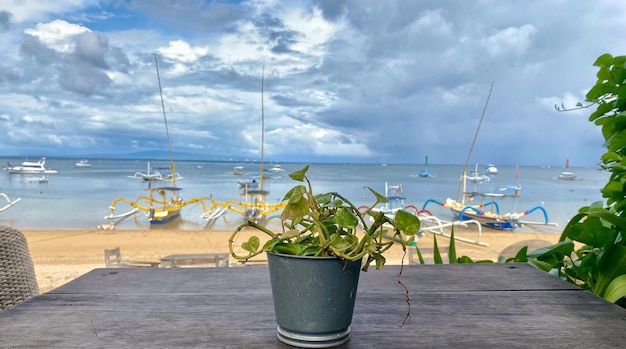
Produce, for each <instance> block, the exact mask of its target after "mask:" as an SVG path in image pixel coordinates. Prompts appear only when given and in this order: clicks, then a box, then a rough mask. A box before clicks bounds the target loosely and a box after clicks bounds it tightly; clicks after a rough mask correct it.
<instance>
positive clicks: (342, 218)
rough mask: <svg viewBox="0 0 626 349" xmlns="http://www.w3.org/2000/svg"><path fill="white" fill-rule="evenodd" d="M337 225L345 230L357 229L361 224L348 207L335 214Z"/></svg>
mask: <svg viewBox="0 0 626 349" xmlns="http://www.w3.org/2000/svg"><path fill="white" fill-rule="evenodd" d="M335 223H337V224H339V226H341V227H344V228H355V227H356V226H357V225H358V224H359V220H358V219H357V218H356V216H355V215H354V214H352V212H351V211H350V210H348V209H347V208H346V207H342V208H340V209H339V211H337V213H336V214H335Z"/></svg>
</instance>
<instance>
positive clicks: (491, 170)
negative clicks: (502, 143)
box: [485, 164, 498, 175]
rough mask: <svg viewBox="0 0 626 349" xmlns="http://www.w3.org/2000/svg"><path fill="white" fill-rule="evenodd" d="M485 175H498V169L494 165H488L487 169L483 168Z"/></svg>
mask: <svg viewBox="0 0 626 349" xmlns="http://www.w3.org/2000/svg"><path fill="white" fill-rule="evenodd" d="M485 174H487V175H495V174H498V168H497V167H496V165H494V164H488V165H487V167H485Z"/></svg>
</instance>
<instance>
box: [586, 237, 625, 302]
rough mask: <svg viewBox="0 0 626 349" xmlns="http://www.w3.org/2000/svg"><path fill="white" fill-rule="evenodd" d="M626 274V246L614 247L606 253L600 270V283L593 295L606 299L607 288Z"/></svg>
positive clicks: (597, 283) (594, 289)
mask: <svg viewBox="0 0 626 349" xmlns="http://www.w3.org/2000/svg"><path fill="white" fill-rule="evenodd" d="M623 274H626V246H621V245H614V246H611V247H609V248H607V249H606V250H605V251H604V255H603V259H602V262H601V264H600V268H599V270H598V281H597V282H596V284H595V285H594V288H593V293H595V294H597V295H599V296H601V297H604V292H605V290H606V288H607V286H608V285H609V284H610V283H611V282H612V281H613V279H615V278H617V277H618V276H620V275H623Z"/></svg>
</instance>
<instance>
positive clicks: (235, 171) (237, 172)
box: [232, 166, 246, 176]
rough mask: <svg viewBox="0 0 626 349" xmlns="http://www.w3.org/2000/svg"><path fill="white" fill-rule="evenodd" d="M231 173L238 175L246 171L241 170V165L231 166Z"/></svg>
mask: <svg viewBox="0 0 626 349" xmlns="http://www.w3.org/2000/svg"><path fill="white" fill-rule="evenodd" d="M232 174H234V175H238V176H239V175H243V174H246V172H245V171H244V170H243V166H235V167H233V172H232Z"/></svg>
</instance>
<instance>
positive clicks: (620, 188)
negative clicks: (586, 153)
mask: <svg viewBox="0 0 626 349" xmlns="http://www.w3.org/2000/svg"><path fill="white" fill-rule="evenodd" d="M625 64H626V56H618V57H613V56H612V55H610V54H608V53H607V54H604V55H602V56H600V57H598V59H597V60H596V62H595V63H594V66H596V67H598V74H597V77H598V80H597V82H596V84H595V85H594V86H593V87H592V88H591V90H589V92H588V93H587V95H586V100H587V102H588V104H586V105H583V104H580V103H579V104H578V105H577V109H581V108H590V107H596V110H595V111H594V112H593V113H592V114H591V116H589V121H590V122H593V123H594V124H596V125H598V126H599V127H601V128H602V135H603V137H604V139H605V143H604V147H605V148H606V152H605V153H604V154H603V155H602V156H601V159H600V161H601V162H600V165H599V166H600V169H601V170H605V171H609V172H610V173H611V176H610V178H609V181H608V183H607V184H606V185H605V186H604V188H602V190H601V192H602V197H603V198H605V199H606V202H603V201H598V202H595V203H593V204H592V205H590V206H585V207H582V208H581V209H580V210H579V211H578V214H576V215H575V216H574V217H573V218H572V219H571V220H570V222H569V223H568V224H567V226H566V227H565V229H564V230H563V233H562V235H561V237H560V240H559V242H558V243H557V244H555V245H553V246H550V247H546V248H542V249H538V250H535V251H533V252H531V253H529V254H528V255H527V256H524V255H525V253H523V252H525V251H520V253H519V254H518V255H517V256H516V258H517V260H518V261H524V260H525V259H526V257H527V258H528V262H530V263H532V264H534V265H535V266H537V267H539V268H541V269H544V270H546V271H549V272H551V273H553V274H555V275H557V276H558V277H560V278H562V279H564V280H567V281H569V282H571V283H573V284H575V285H578V286H580V287H581V288H583V289H586V290H589V291H591V292H593V293H595V294H596V295H598V296H600V297H603V298H605V299H607V300H608V301H611V302H614V303H618V304H620V305H621V306H624V305H625V304H626V302H624V297H625V296H626V240H625V239H624V233H625V232H626V217H625V210H626V191H625V187H624V183H625V182H626V66H625ZM557 109H559V108H557ZM559 110H560V109H559Z"/></svg>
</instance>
